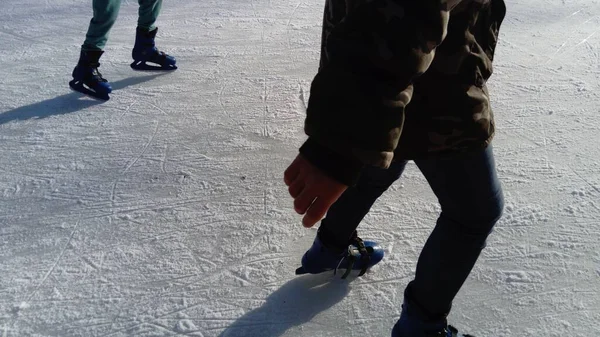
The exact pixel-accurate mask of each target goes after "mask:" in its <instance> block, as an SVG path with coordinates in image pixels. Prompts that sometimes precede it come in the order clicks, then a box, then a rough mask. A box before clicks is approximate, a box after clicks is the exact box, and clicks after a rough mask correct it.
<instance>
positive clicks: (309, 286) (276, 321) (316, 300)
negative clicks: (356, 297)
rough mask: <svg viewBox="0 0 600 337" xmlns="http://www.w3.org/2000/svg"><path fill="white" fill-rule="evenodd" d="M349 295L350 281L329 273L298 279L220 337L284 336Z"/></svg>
mask: <svg viewBox="0 0 600 337" xmlns="http://www.w3.org/2000/svg"><path fill="white" fill-rule="evenodd" d="M348 291H349V287H348V280H340V279H339V278H334V279H332V278H331V275H330V274H329V273H323V274H319V275H304V276H300V277H297V278H295V279H293V280H291V281H289V282H288V283H286V284H285V285H283V286H282V287H281V288H279V289H278V290H276V291H275V292H274V293H272V294H271V295H269V297H268V298H267V301H266V303H265V304H263V305H262V306H261V307H260V308H257V309H254V310H252V311H250V312H248V313H247V314H245V315H244V316H242V317H240V318H239V319H238V320H236V321H235V322H234V323H233V324H231V325H230V326H229V327H228V328H227V329H225V331H223V332H222V333H221V334H220V335H219V337H239V336H245V337H255V336H256V337H259V336H260V337H277V336H281V335H283V334H284V333H285V332H286V331H287V330H288V329H290V328H292V327H294V326H298V325H300V324H303V323H306V322H308V321H310V320H312V319H313V317H315V316H316V315H317V314H318V313H320V312H322V311H324V310H326V309H328V308H330V307H332V306H333V305H334V304H336V303H338V302H339V301H341V300H342V299H343V298H344V297H345V296H346V295H347V294H348Z"/></svg>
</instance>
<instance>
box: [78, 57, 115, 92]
mask: <svg viewBox="0 0 600 337" xmlns="http://www.w3.org/2000/svg"><path fill="white" fill-rule="evenodd" d="M103 53H104V51H102V50H88V51H84V50H82V51H81V53H80V55H79V62H78V63H77V66H76V67H75V69H73V79H72V80H71V81H70V82H69V86H70V87H71V89H73V90H75V91H79V92H81V93H83V94H86V95H88V96H91V97H95V98H99V99H103V100H108V99H109V98H110V97H109V96H108V94H109V93H111V92H112V88H111V86H110V84H109V83H108V81H107V80H106V79H105V78H103V77H102V74H100V72H99V71H98V67H99V66H100V63H99V62H98V61H99V60H100V57H101V56H102V54H103Z"/></svg>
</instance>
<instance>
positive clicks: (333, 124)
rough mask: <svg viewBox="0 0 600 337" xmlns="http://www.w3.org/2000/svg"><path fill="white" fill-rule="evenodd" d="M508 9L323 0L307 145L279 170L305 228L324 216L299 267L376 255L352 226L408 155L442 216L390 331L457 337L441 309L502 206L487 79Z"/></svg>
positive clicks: (400, 336)
mask: <svg viewBox="0 0 600 337" xmlns="http://www.w3.org/2000/svg"><path fill="white" fill-rule="evenodd" d="M505 14H506V7H505V4H504V2H503V0H462V1H461V0H447V1H444V0H420V1H415V0H327V2H326V5H325V12H324V20H323V35H322V53H321V62H320V67H319V71H318V73H317V75H316V76H315V78H314V80H313V82H312V85H311V91H310V98H309V103H308V107H307V117H306V120H305V132H306V134H307V135H308V139H307V140H306V142H305V143H304V144H303V145H302V147H301V148H300V154H299V155H298V156H297V157H296V159H295V160H294V162H293V163H292V164H291V165H290V166H289V167H288V169H287V170H286V172H285V175H284V180H285V182H286V184H287V185H288V186H289V192H290V195H291V196H292V197H293V198H294V207H295V209H296V212H298V213H299V214H303V215H304V218H303V224H304V226H306V227H311V226H313V225H314V224H316V223H317V222H318V221H319V220H320V219H321V218H323V217H324V216H325V214H327V216H326V217H325V219H323V221H322V222H321V225H320V228H319V231H318V234H317V237H316V239H315V242H314V244H313V246H312V247H311V248H310V249H309V250H308V251H307V253H306V254H305V255H304V257H303V259H302V267H301V268H299V270H298V273H305V272H308V273H318V272H322V271H325V270H330V269H334V268H335V267H340V266H341V267H346V268H349V269H361V270H362V272H361V275H362V273H364V271H365V270H366V269H368V268H370V267H371V266H373V265H374V264H376V263H377V262H379V261H380V260H381V258H382V257H383V250H382V249H381V247H380V246H379V245H377V244H376V243H374V242H367V241H365V242H363V241H362V240H360V239H359V238H358V236H357V234H356V228H357V227H358V224H359V223H360V222H361V221H362V219H363V217H364V216H365V215H366V214H367V213H368V211H369V209H370V208H371V206H372V205H373V203H374V202H375V201H376V200H377V198H378V197H379V196H380V195H381V194H382V193H383V192H384V191H385V190H387V188H388V187H389V186H390V185H391V184H392V183H393V182H394V181H395V180H397V179H398V178H399V177H400V176H401V174H402V172H403V170H404V167H405V165H406V163H407V161H408V160H413V161H414V162H415V163H416V165H417V166H418V167H419V169H420V170H421V171H422V173H423V174H424V176H425V177H426V179H427V180H428V182H429V184H430V186H431V188H432V190H433V191H434V193H435V195H436V196H437V198H438V200H439V202H440V205H441V208H442V212H441V214H440V217H439V219H438V221H437V225H436V227H435V229H434V230H433V232H432V233H431V235H430V237H429V239H428V241H427V243H426V244H425V246H424V248H423V250H422V252H421V255H420V257H419V261H418V263H417V269H416V274H415V278H414V280H413V281H411V282H410V283H409V285H408V286H407V287H406V290H405V293H404V294H405V298H404V304H403V310H402V315H401V317H400V319H399V320H398V323H397V324H396V325H395V327H394V331H393V336H397V337H408V336H410V337H420V336H460V335H459V334H458V333H457V332H456V330H455V329H453V328H451V327H449V326H447V322H446V316H447V315H448V313H449V312H450V307H451V304H452V301H453V299H454V297H455V296H456V294H457V292H458V290H459V289H460V288H461V287H462V284H463V282H464V281H465V280H466V278H467V277H468V275H469V273H470V271H471V269H472V267H473V266H474V264H475V262H476V260H477V258H478V256H479V254H480V252H481V250H482V249H483V247H484V246H485V241H486V239H487V237H488V235H489V233H490V232H491V230H492V228H493V226H494V224H495V223H496V222H497V221H498V219H499V218H500V216H501V213H502V209H503V197H502V189H501V185H500V182H499V181H498V178H497V174H496V168H495V163H494V157H493V152H492V148H491V146H490V143H491V141H492V138H493V136H494V131H495V127H494V118H493V113H492V109H491V107H490V99H489V93H488V89H487V86H486V81H487V80H488V79H489V78H490V76H491V74H492V61H493V59H494V50H495V47H496V43H497V41H498V34H499V29H500V25H501V23H502V21H503V19H504V16H505ZM348 247H350V248H351V249H347V248H348ZM352 248H354V249H352ZM353 252H354V253H353ZM344 261H351V262H352V263H351V264H348V263H347V262H344ZM336 263H337V265H336Z"/></svg>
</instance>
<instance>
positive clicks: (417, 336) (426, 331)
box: [392, 285, 475, 337]
mask: <svg viewBox="0 0 600 337" xmlns="http://www.w3.org/2000/svg"><path fill="white" fill-rule="evenodd" d="M408 288H410V285H409V287H408ZM408 288H407V290H406V291H405V296H404V303H403V304H402V314H401V315H400V319H399V320H398V322H396V325H394V329H393V330H392V337H475V336H472V335H464V334H461V333H459V332H458V330H457V329H456V328H455V327H453V326H451V325H448V321H447V320H446V316H447V315H446V314H444V315H439V316H437V317H436V318H432V317H428V316H427V315H426V314H424V311H423V309H420V307H419V305H417V304H416V303H415V302H414V301H412V300H410V299H408V297H409V296H410V295H407V294H409V293H410V290H409V289H408Z"/></svg>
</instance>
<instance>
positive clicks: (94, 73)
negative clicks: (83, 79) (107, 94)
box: [92, 63, 108, 82]
mask: <svg viewBox="0 0 600 337" xmlns="http://www.w3.org/2000/svg"><path fill="white" fill-rule="evenodd" d="M99 66H100V63H97V64H94V65H92V78H94V79H96V80H97V81H98V82H108V80H107V79H105V78H104V77H102V74H101V73H100V70H98V67H99Z"/></svg>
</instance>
